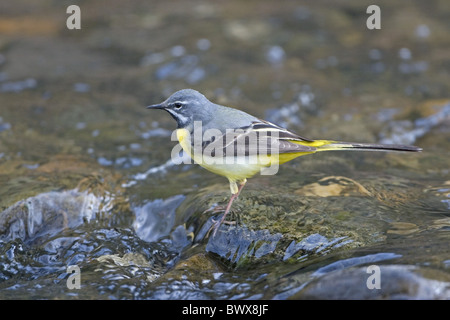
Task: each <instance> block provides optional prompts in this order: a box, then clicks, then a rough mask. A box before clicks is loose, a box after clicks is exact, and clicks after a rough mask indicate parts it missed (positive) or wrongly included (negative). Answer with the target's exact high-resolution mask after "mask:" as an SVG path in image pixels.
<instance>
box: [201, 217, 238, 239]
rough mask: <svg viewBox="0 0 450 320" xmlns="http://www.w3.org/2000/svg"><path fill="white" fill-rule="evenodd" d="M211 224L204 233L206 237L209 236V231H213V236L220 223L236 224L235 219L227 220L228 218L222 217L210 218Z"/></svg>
mask: <svg viewBox="0 0 450 320" xmlns="http://www.w3.org/2000/svg"><path fill="white" fill-rule="evenodd" d="M212 222H213V224H212V226H211V227H210V228H209V230H208V232H207V233H206V237H208V236H209V234H210V233H211V231H213V237H215V235H216V233H217V230H219V227H220V225H221V224H222V223H223V224H227V225H236V221H229V220H224V219H223V218H222V219H220V220H215V219H212Z"/></svg>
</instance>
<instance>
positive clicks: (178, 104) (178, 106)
mask: <svg viewBox="0 0 450 320" xmlns="http://www.w3.org/2000/svg"><path fill="white" fill-rule="evenodd" d="M173 106H174V108H175V109H181V107H183V104H182V103H180V102H175V104H174V105H173Z"/></svg>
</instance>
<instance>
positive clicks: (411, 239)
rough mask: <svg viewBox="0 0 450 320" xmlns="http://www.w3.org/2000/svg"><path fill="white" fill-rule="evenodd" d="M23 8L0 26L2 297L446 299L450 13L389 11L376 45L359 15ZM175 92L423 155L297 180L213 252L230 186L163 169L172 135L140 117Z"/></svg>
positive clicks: (350, 165)
mask: <svg viewBox="0 0 450 320" xmlns="http://www.w3.org/2000/svg"><path fill="white" fill-rule="evenodd" d="M26 3H27V1H22V2H20V3H16V2H10V3H8V4H5V5H3V6H2V14H3V15H5V16H6V15H7V16H8V17H9V18H8V19H6V18H5V19H0V35H1V40H0V106H1V107H0V298H3V299H4V298H21V299H38V298H40V299H42V298H43V299H58V298H60V299H61V298H62V299H68V298H73V297H76V298H82V299H92V298H94V299H97V298H105V299H306V298H314V299H315V298H331V299H336V298H338V299H391V298H392V299H395V298H397V299H410V298H415V299H448V298H449V297H450V292H449V287H450V285H449V284H450V276H449V268H450V263H449V256H448V242H449V240H450V221H449V219H450V200H449V199H450V198H449V188H450V187H449V186H450V172H449V167H448V158H449V154H448V149H449V141H450V139H449V138H448V136H449V130H448V128H449V127H450V126H449V124H450V115H449V114H450V112H449V110H450V109H449V105H450V104H449V100H448V99H449V97H448V92H450V90H449V82H448V74H447V73H446V72H445V70H446V67H447V66H448V55H446V54H443V52H448V50H449V46H450V42H449V37H448V27H447V20H446V17H445V15H443V14H442V12H445V9H448V8H447V7H448V4H447V3H442V1H431V2H430V6H429V7H427V10H422V9H423V8H422V3H421V2H420V1H412V2H411V3H410V4H408V5H407V6H402V7H401V8H400V7H398V6H397V5H396V4H393V3H391V2H385V3H383V5H382V6H381V7H382V10H383V12H384V13H386V14H384V13H383V15H382V17H383V18H382V19H383V21H382V29H381V30H377V31H376V32H374V31H370V30H367V28H366V27H365V19H366V13H365V9H366V8H365V7H364V6H363V5H361V4H360V2H359V1H347V2H345V3H336V4H333V5H332V6H330V5H329V4H328V3H327V4H324V3H322V1H318V2H314V3H308V4H302V5H299V4H298V3H297V2H295V1H292V2H289V1H288V2H286V3H285V4H284V5H283V6H279V5H274V4H271V3H269V2H267V3H265V4H263V3H261V2H255V3H253V2H248V3H243V2H242V1H228V2H226V3H191V2H186V1H177V3H176V5H173V6H167V5H165V4H164V2H161V3H159V2H149V1H135V2H134V3H133V4H128V3H127V4H123V3H119V2H117V1H114V4H115V5H112V6H111V7H109V8H107V9H106V8H104V7H102V8H100V7H98V6H97V5H96V4H95V3H83V4H81V5H80V7H81V10H82V17H83V18H82V29H81V30H72V31H69V30H67V29H66V27H65V24H64V23H61V22H63V20H64V19H63V18H61V13H64V12H65V9H66V8H65V7H64V4H53V5H52V6H46V5H33V6H30V7H29V8H33V10H31V9H30V10H23V8H22V6H24V5H26ZM255 8H256V9H257V10H256V9H255ZM105 10H107V11H106V12H105ZM32 11H33V12H32ZM19 13H20V14H19ZM1 21H3V22H1ZM36 22H37V23H36ZM393 26H395V27H393ZM186 87H193V88H194V89H197V90H199V91H201V92H204V93H205V94H206V96H207V97H208V98H210V99H211V100H212V101H215V102H217V103H221V104H225V105H229V106H235V107H237V108H240V109H244V110H245V111H247V112H249V113H252V114H254V115H256V116H258V117H261V118H265V119H267V120H269V121H272V122H275V123H277V124H279V125H282V126H286V127H288V128H289V129H292V130H294V131H296V132H298V133H299V134H300V135H304V136H306V137H308V138H313V139H316V138H317V139H321V138H324V139H336V140H343V141H345V140H347V141H361V142H376V141H377V142H383V143H404V144H413V143H414V144H416V145H418V146H420V147H422V148H423V149H424V152H422V153H421V154H413V155H411V154H398V153H393V154H378V153H351V154H343V153H332V154H330V153H328V154H327V153H322V154H317V155H311V156H307V157H302V158H300V159H297V160H295V161H292V162H289V163H287V164H285V165H283V166H282V167H281V168H280V171H279V172H278V174H277V175H275V176H256V177H254V178H252V179H249V182H248V184H247V186H246V189H244V190H243V192H242V194H241V195H240V197H239V199H238V200H236V201H235V203H234V204H233V212H232V213H231V215H230V219H231V223H229V224H224V225H223V226H221V228H220V230H219V232H218V233H217V235H216V237H211V236H210V234H209V232H208V231H209V229H210V227H211V225H212V223H213V220H217V219H218V218H220V216H221V214H222V213H223V211H222V206H223V205H224V204H226V202H227V200H228V198H229V187H228V182H227V181H226V179H224V178H222V177H219V176H215V175H213V174H210V173H208V172H206V171H205V170H203V169H202V168H200V167H198V166H196V165H194V164H184V165H175V164H174V162H173V161H172V160H170V154H171V151H172V149H173V147H174V146H175V143H174V142H173V141H171V134H172V130H173V129H175V128H174V126H173V122H172V119H170V117H169V116H168V115H167V114H165V113H162V112H161V113H158V112H149V111H148V110H146V109H145V106H147V105H149V104H153V103H156V102H159V101H161V100H162V99H163V98H166V97H167V96H168V95H170V94H171V93H173V92H174V91H176V90H178V89H181V88H186ZM69 265H78V266H79V267H80V270H81V279H82V280H81V289H80V290H70V289H69V288H68V287H67V280H68V279H69V272H68V270H67V267H68V266H69ZM372 265H375V266H379V272H381V279H382V280H381V289H380V290H370V289H369V287H368V285H367V280H368V277H369V276H370V275H371V273H368V270H369V269H368V267H369V266H372ZM370 270H372V269H370Z"/></svg>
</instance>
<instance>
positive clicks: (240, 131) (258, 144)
mask: <svg viewBox="0 0 450 320" xmlns="http://www.w3.org/2000/svg"><path fill="white" fill-rule="evenodd" d="M291 141H312V140H309V139H305V138H303V137H301V136H299V135H297V134H295V133H293V132H291V131H289V130H287V129H284V128H282V127H279V126H277V125H274V124H272V123H270V122H268V121H264V120H260V121H257V122H256V121H255V122H252V124H251V125H250V126H247V127H241V128H237V129H229V130H227V131H226V133H225V134H223V133H220V134H218V135H216V136H212V137H211V138H210V139H209V140H208V141H203V143H202V151H203V154H204V155H210V156H212V157H221V156H231V155H232V156H251V155H257V154H258V155H271V154H281V153H295V152H314V151H315V150H316V148H314V147H310V146H305V145H301V144H297V143H293V142H291Z"/></svg>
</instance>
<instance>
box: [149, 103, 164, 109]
mask: <svg viewBox="0 0 450 320" xmlns="http://www.w3.org/2000/svg"><path fill="white" fill-rule="evenodd" d="M164 108H165V106H164V104H162V103H159V104H152V105H151V106H148V107H147V109H164Z"/></svg>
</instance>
